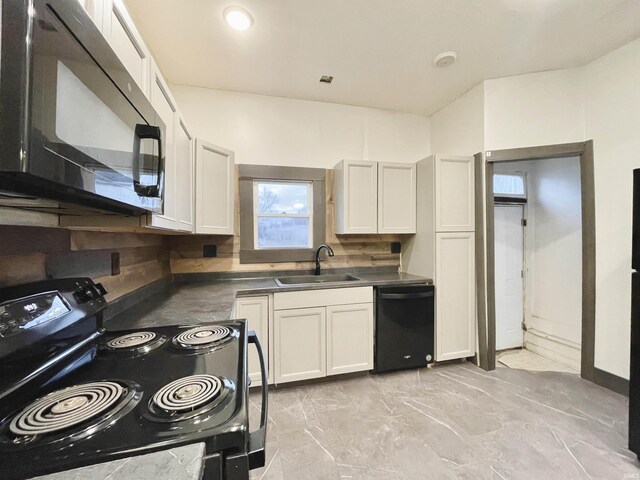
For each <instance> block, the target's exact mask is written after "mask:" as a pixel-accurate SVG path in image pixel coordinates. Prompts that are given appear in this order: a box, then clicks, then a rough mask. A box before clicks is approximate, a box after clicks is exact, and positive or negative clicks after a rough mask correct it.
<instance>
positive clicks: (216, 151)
mask: <svg viewBox="0 0 640 480" xmlns="http://www.w3.org/2000/svg"><path fill="white" fill-rule="evenodd" d="M195 177H196V202H195V206H196V225H195V233H207V234H212V235H233V233H234V229H233V227H234V209H233V206H234V190H235V175H234V153H233V152H232V151H229V150H227V149H225V148H222V147H218V146H217V145H213V144H211V143H207V142H203V141H202V140H200V139H197V140H196V173H195Z"/></svg>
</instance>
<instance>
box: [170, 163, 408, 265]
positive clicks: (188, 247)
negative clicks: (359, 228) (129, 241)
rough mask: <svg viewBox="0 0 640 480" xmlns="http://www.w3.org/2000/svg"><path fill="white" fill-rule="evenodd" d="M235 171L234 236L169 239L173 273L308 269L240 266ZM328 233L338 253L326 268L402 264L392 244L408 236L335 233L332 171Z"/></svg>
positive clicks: (330, 176) (328, 186)
mask: <svg viewBox="0 0 640 480" xmlns="http://www.w3.org/2000/svg"><path fill="white" fill-rule="evenodd" d="M237 183H238V175H237V169H236V199H235V212H234V213H235V228H236V232H235V235H233V236H220V235H188V236H183V235H180V236H172V237H169V238H168V242H169V248H170V251H171V253H170V255H171V272H172V273H174V274H177V273H198V272H260V271H269V270H308V269H310V268H313V267H314V264H313V262H288V263H256V264H241V263H240V232H239V225H240V208H239V201H238V194H237V192H238V185H237ZM326 197H327V199H326V201H327V209H326V216H327V230H326V241H327V243H328V244H329V245H331V247H332V248H333V250H334V252H335V256H334V257H327V259H326V261H323V266H324V267H326V268H354V267H379V266H393V267H398V266H399V265H400V255H399V254H393V253H390V252H391V242H402V240H403V239H406V238H407V236H406V235H336V234H335V233H334V219H333V218H334V207H335V206H334V198H333V171H332V170H327V177H326ZM207 244H213V245H216V246H217V257H213V258H203V256H202V247H203V245H207Z"/></svg>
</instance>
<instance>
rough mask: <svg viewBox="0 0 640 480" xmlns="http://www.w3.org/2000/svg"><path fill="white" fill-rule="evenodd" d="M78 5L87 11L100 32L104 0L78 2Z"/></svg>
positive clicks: (82, 0)
mask: <svg viewBox="0 0 640 480" xmlns="http://www.w3.org/2000/svg"><path fill="white" fill-rule="evenodd" d="M78 1H79V2H80V5H82V6H83V8H84V9H85V10H86V11H87V13H88V14H89V16H90V17H91V19H92V20H93V23H95V24H96V26H97V27H98V30H100V31H101V32H102V16H103V15H104V2H105V0H78Z"/></svg>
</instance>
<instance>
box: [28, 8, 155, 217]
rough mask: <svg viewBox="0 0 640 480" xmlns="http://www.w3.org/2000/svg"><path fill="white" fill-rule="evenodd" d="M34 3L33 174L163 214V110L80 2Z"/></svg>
mask: <svg viewBox="0 0 640 480" xmlns="http://www.w3.org/2000/svg"><path fill="white" fill-rule="evenodd" d="M24 3H27V2H24ZM33 6H34V10H33V11H34V13H35V17H34V18H33V21H32V22H31V54H30V55H29V54H27V57H29V56H31V58H32V61H31V65H30V66H29V68H30V69H31V71H30V72H29V74H28V75H27V78H28V79H29V83H30V88H29V89H28V94H29V95H28V96H29V99H28V103H27V115H26V120H27V122H26V126H25V127H26V131H27V138H28V141H27V143H28V146H27V153H28V155H27V163H26V170H27V173H28V174H30V175H33V176H36V177H39V178H42V179H44V180H46V181H50V182H53V183H55V184H57V185H59V186H60V187H63V188H64V189H66V191H67V192H74V191H76V192H80V193H81V194H82V197H81V198H83V199H86V198H89V199H91V198H93V199H94V200H95V201H96V204H95V206H100V205H102V204H103V203H105V202H106V203H109V202H113V203H116V204H124V205H125V206H130V207H132V208H131V210H132V211H134V212H136V213H142V212H143V211H153V212H160V213H161V212H162V197H163V182H164V175H163V163H164V162H163V148H162V145H163V138H164V137H163V135H164V128H165V127H164V124H163V123H162V122H161V121H160V118H159V115H158V114H157V113H156V112H155V111H154V109H153V108H152V107H151V104H150V102H149V101H148V100H147V98H146V97H145V96H144V94H143V93H142V91H141V90H140V89H139V88H138V86H137V85H136V84H135V82H134V81H133V79H132V78H131V76H130V75H128V73H127V72H126V69H125V68H124V66H123V65H122V63H121V62H120V61H119V60H118V59H117V57H116V55H115V53H114V52H113V51H112V50H111V48H110V47H109V45H108V44H107V42H106V41H105V40H104V38H103V37H102V35H101V34H100V33H99V31H98V30H97V28H96V27H95V25H94V24H93V22H92V21H91V20H90V19H89V17H88V15H87V14H86V12H85V11H84V10H83V9H82V7H81V6H80V4H79V2H75V1H74V2H70V1H68V0H67V1H55V0H49V1H42V0H35V1H34V3H33ZM87 194H89V196H88V197H87ZM72 195H73V194H72ZM88 204H89V205H88V206H94V205H92V203H91V201H89V202H88Z"/></svg>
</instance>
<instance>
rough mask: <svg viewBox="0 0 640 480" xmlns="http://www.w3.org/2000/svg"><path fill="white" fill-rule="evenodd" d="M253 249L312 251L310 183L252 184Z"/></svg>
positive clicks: (258, 182) (311, 196)
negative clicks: (299, 249)
mask: <svg viewBox="0 0 640 480" xmlns="http://www.w3.org/2000/svg"><path fill="white" fill-rule="evenodd" d="M253 201H254V205H253V217H254V220H253V222H254V224H253V232H254V248H256V249H264V248H270V249H275V248H312V247H313V183H312V182H288V181H273V180H254V182H253Z"/></svg>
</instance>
